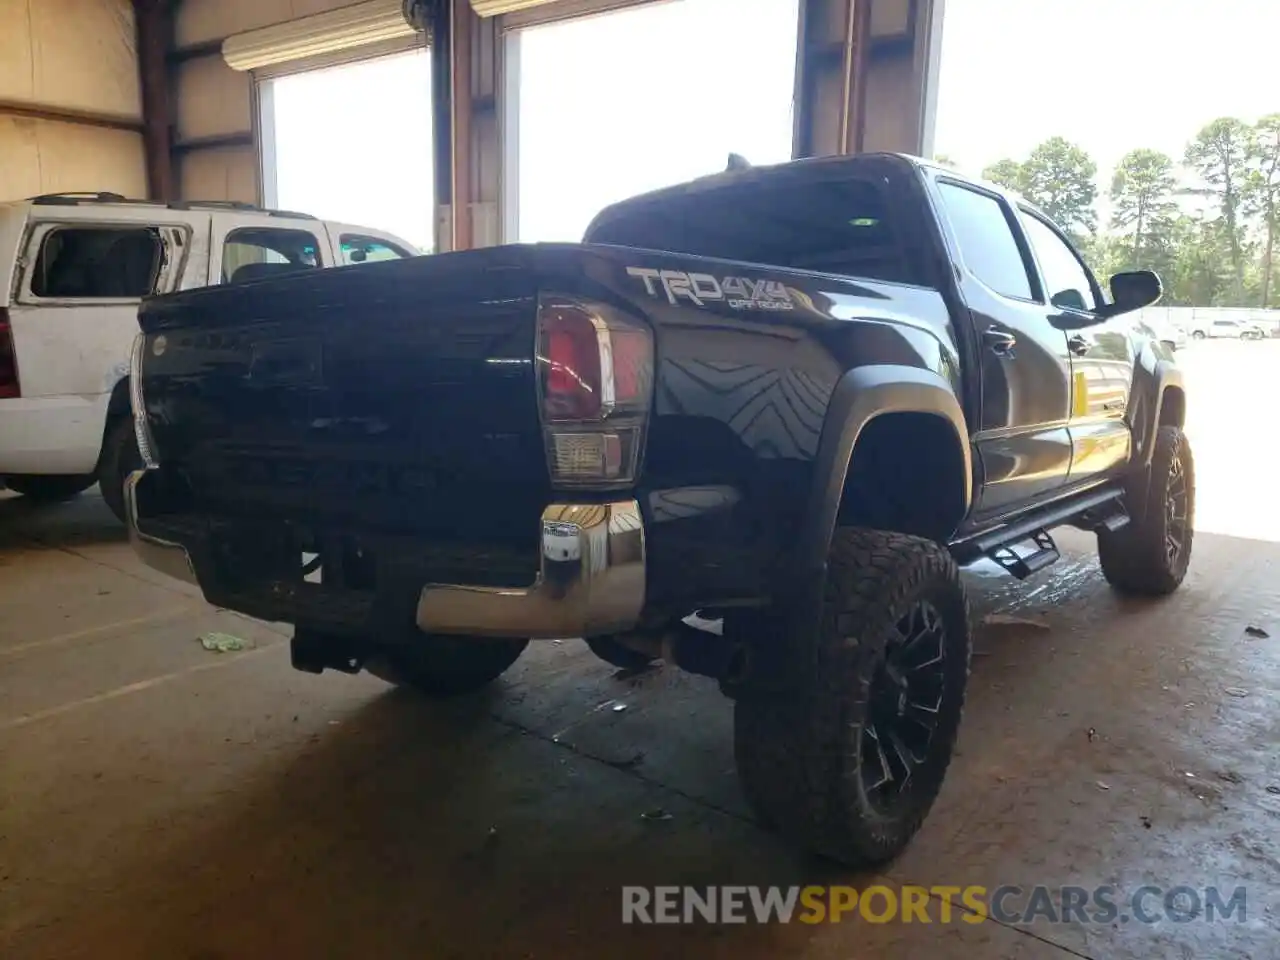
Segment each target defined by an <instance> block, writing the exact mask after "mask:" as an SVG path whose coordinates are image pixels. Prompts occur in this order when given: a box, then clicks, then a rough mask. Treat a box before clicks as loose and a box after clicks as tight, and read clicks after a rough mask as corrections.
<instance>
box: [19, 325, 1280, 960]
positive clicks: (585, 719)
mask: <svg viewBox="0 0 1280 960" xmlns="http://www.w3.org/2000/svg"><path fill="white" fill-rule="evenodd" d="M1277 361H1280V342H1277V343H1263V344H1238V343H1209V344H1204V345H1196V346H1195V347H1193V348H1192V349H1190V350H1188V351H1187V353H1186V355H1185V361H1184V362H1185V364H1186V366H1187V367H1188V375H1189V378H1190V380H1191V387H1190V389H1191V391H1192V396H1193V400H1192V414H1191V416H1192V421H1191V423H1190V424H1189V429H1190V432H1191V434H1192V437H1193V441H1194V443H1195V444H1196V448H1197V452H1198V455H1199V467H1200V485H1201V500H1200V505H1201V509H1200V521H1201V523H1200V526H1201V532H1200V533H1199V534H1198V535H1197V538H1196V543H1195V560H1194V562H1193V564H1192V570H1191V574H1190V576H1189V578H1188V580H1187V582H1186V585H1185V587H1184V588H1183V590H1182V591H1181V592H1180V593H1179V594H1177V595H1176V596H1175V597H1173V598H1171V599H1169V600H1167V601H1164V602H1158V603H1149V602H1132V601H1123V600H1121V599H1119V598H1117V597H1116V596H1115V595H1114V594H1112V593H1111V592H1110V591H1109V590H1108V589H1107V587H1106V585H1105V583H1104V582H1103V581H1102V579H1101V577H1100V575H1099V574H1098V572H1097V569H1096V564H1095V562H1094V560H1093V558H1092V556H1091V555H1090V549H1091V542H1090V538H1088V537H1085V536H1082V535H1072V536H1064V537H1063V538H1062V541H1063V544H1064V546H1065V547H1066V548H1067V551H1068V556H1067V557H1065V558H1064V560H1063V562H1062V563H1060V564H1059V565H1057V566H1056V567H1053V568H1050V570H1049V571H1047V572H1046V573H1044V574H1042V575H1041V576H1039V577H1037V578H1035V579H1033V580H1031V581H1029V582H1028V583H1025V584H1018V583H1015V582H1013V581H1010V580H1007V579H999V578H994V577H992V576H991V575H990V572H989V571H988V572H987V573H986V575H981V573H980V574H979V575H975V576H972V577H971V582H972V584H973V586H974V590H975V596H976V598H977V603H978V606H979V608H980V611H982V612H983V614H984V615H985V620H984V622H983V625H982V626H981V628H980V631H979V635H978V642H977V650H978V656H977V657H976V658H975V661H974V670H973V678H972V685H971V692H970V696H969V709H968V712H967V715H966V717H965V722H964V726H963V730H962V734H961V739H960V747H959V754H958V757H957V759H956V761H955V762H954V763H953V765H952V768H951V773H950V776H949V779H948V781H947V783H946V786H945V788H944V790H943V794H942V797H941V799H940V800H939V803H938V805H937V806H936V807H935V808H934V812H933V814H932V816H931V817H930V818H929V820H928V822H927V823H926V825H925V827H924V829H923V831H922V832H921V834H920V835H919V837H918V839H917V840H916V842H915V844H914V845H913V846H912V847H911V848H910V849H909V850H908V851H907V853H906V854H905V855H904V856H903V857H902V858H901V859H900V860H899V861H897V862H896V863H894V864H893V865H892V866H891V867H890V868H889V869H888V870H887V871H886V872H885V875H884V876H883V877H880V878H873V877H867V876H857V875H852V874H850V873H848V872H847V871H842V870H839V869H836V868H833V867H831V866H829V865H823V864H818V863H815V862H813V861H812V860H808V859H805V858H803V857H799V856H797V855H796V854H794V853H793V852H792V851H791V850H790V849H788V848H787V847H786V846H785V845H783V844H781V843H779V842H778V841H777V840H775V839H773V838H772V837H771V836H770V835H769V834H767V833H765V832H764V831H763V830H761V829H760V828H759V827H757V826H756V824H755V823H754V822H753V821H752V819H751V817H750V816H749V814H748V813H747V810H746V808H745V806H744V803H743V801H742V798H741V796H740V795H739V791H738V787H737V784H736V781H735V777H734V771H733V763H732V758H731V753H730V730H731V708H730V704H729V703H728V702H727V701H725V700H723V699H722V698H721V697H720V696H719V694H718V693H717V692H716V690H715V688H714V685H713V684H711V683H708V682H703V681H701V680H699V679H697V678H691V677H686V676H681V675H677V674H675V673H672V672H662V673H659V674H658V675H656V676H652V677H650V678H649V679H647V680H646V681H645V682H643V683H641V684H640V685H632V684H629V683H627V682H620V681H617V680H614V679H613V673H612V671H611V670H610V668H608V667H606V666H605V665H603V664H601V663H599V662H598V661H596V660H595V659H594V658H593V657H592V656H591V655H590V653H589V652H588V651H587V650H586V648H585V647H584V646H583V645H581V644H579V643H576V642H565V643H561V644H555V643H547V644H544V645H541V646H539V647H538V648H537V649H534V650H531V651H530V652H529V653H528V654H526V656H525V657H524V658H523V659H522V660H521V662H520V663H519V664H517V666H516V668H515V669H513V670H512V672H511V673H510V674H509V676H508V677H507V678H504V680H503V681H500V682H499V683H498V684H496V685H495V686H494V688H493V689H492V691H491V692H490V693H489V695H487V696H485V697H481V698H478V699H473V700H470V701H466V702H454V703H450V704H446V705H440V704H429V703H423V702H420V701H418V700H416V699H415V698H414V697H412V696H410V695H407V694H404V693H401V692H396V691H391V690H389V689H388V688H386V687H385V686H384V685H382V684H381V683H380V682H379V681H377V680H375V679H373V678H371V677H368V676H360V677H346V676H340V675H333V674H326V675H324V676H323V677H314V676H309V675H304V674H298V673H294V672H292V671H291V670H290V668H289V665H288V656H287V647H286V632H285V631H284V630H283V628H277V627H274V626H268V625H263V624H259V623H254V622H251V621H248V620H246V619H244V618H241V617H238V616H235V615H232V614H229V613H222V612H217V611H214V610H211V609H209V608H208V607H206V606H205V605H204V604H203V602H202V601H201V600H200V599H199V598H198V596H197V595H195V593H194V592H193V591H192V590H189V589H186V588H184V587H182V586H180V585H177V584H174V583H173V582H170V581H167V580H165V579H164V578H163V577H160V576H158V575H155V574H152V573H150V572H148V571H147V570H145V569H144V568H142V567H140V566H139V565H138V564H137V563H136V562H135V561H134V560H133V558H132V556H131V555H130V553H129V552H128V549H127V547H126V545H125V544H124V542H123V532H122V531H121V530H120V529H119V527H118V526H117V525H116V524H115V523H114V522H113V521H112V520H111V518H110V516H109V514H108V513H107V511H106V509H105V508H104V506H103V504H102V502H101V500H100V499H99V498H98V497H97V496H96V494H90V495H85V496H83V497H81V498H80V499H79V500H77V501H75V502H73V503H71V504H67V505H64V506H61V507H57V508H50V509H44V510H37V509H32V508H30V507H29V506H28V505H27V504H25V503H23V502H22V501H21V500H20V499H16V498H15V499H9V500H4V501H0V957H3V958H5V960H18V958H24V960H25V958H33V957H86V958H89V957H92V958H94V960H108V958H117V957H120V958H125V957H128V958H133V957H137V958H148V960H152V958H191V960H197V958H198V960H215V958H217V960H233V958H236V960H238V958H249V957H279V958H292V957H308V958H316V957H361V958H366V957H368V958H372V957H409V956H413V957H431V958H444V957H454V956H457V957H489V956H492V957H550V958H565V957H579V956H581V957H591V958H595V957H600V956H637V957H640V956H644V957H649V956H679V955H690V956H698V957H721V956H723V957H730V956H732V957H734V958H736V960H745V958H753V957H761V958H763V957H771V958H773V957H806V958H815V960H816V958H853V957H858V958H869V957H899V956H902V957H905V956H910V955H913V952H914V953H917V954H919V955H923V956H928V957H931V958H953V957H954V958H960V957H963V958H965V960H974V958H979V957H980V958H984V960H985V958H1018V960H1040V958H1067V957H1091V958H1102V957H1108V958H1112V957H1151V958H1167V957H1214V958H1228V957H1231V958H1239V957H1253V958H1264V957H1275V956H1277V955H1278V954H1277V951H1278V950H1280V947H1277V943H1280V931H1278V930H1277V927H1278V926H1280V899H1278V891H1280V853H1278V852H1277V845H1276V843H1275V837H1276V836H1277V835H1280V760H1278V759H1277V750H1276V746H1277V744H1278V743H1280V720H1278V715H1280V714H1278V712H1277V704H1278V703H1280V582H1278V581H1277V578H1276V568H1277V565H1278V564H1280V508H1277V506H1276V499H1275V494H1274V488H1273V484H1274V480H1273V478H1274V477H1275V475H1276V473H1275V467H1276V466H1277V464H1276V463H1275V454H1274V452H1273V451H1274V444H1275V440H1274V428H1273V427H1272V423H1273V420H1274V410H1275V409H1276V408H1277V406H1280V383H1278V382H1277V378H1276V377H1275V375H1274V371H1275V370H1276V369H1277V368H1278V366H1280V364H1278V363H1277ZM1258 441H1261V442H1258ZM1257 451H1264V452H1261V453H1259V452H1257ZM1268 458H1270V459H1268ZM993 614H994V616H993ZM1249 626H1255V627H1261V628H1263V629H1264V630H1266V631H1268V633H1269V634H1270V636H1269V637H1266V638H1261V637H1259V638H1254V637H1250V636H1249V635H1248V634H1247V632H1246V628H1247V627H1249ZM209 630H222V631H225V632H228V633H232V634H235V635H237V636H239V637H242V638H244V639H246V640H248V641H251V642H252V643H253V644H254V648H253V649H250V650H247V651H245V652H241V653H225V654H216V653H210V652H206V651H205V650H204V649H203V648H202V647H201V645H200V644H199V643H198V642H197V637H198V636H199V635H200V634H202V633H204V632H206V631H209ZM624 704H625V707H626V709H624V710H617V709H616V706H618V705H624ZM1091 730H1092V731H1093V734H1092V735H1091V734H1090V732H1089V731H1091ZM1104 785H1105V788H1104ZM1269 788H1270V789H1269ZM658 809H661V810H664V811H666V812H667V813H669V814H670V818H669V819H645V818H644V817H642V814H644V813H646V812H652V811H655V810H658ZM1148 824H1149V826H1148ZM877 881H878V882H883V883H887V884H889V885H891V886H895V887H896V886H898V885H901V884H908V883H912V884H923V885H927V886H931V885H939V884H952V885H967V884H982V885H985V886H987V887H988V888H994V887H996V886H998V885H1000V884H1020V885H1023V886H1028V887H1029V886H1031V885H1034V884H1038V883H1040V884H1048V885H1052V886H1059V885H1063V884H1075V885H1081V886H1086V887H1091V886H1094V885H1097V884H1116V885H1118V886H1120V887H1121V888H1122V889H1123V890H1127V891H1132V890H1133V889H1135V888H1136V887H1138V886H1141V885H1142V884H1155V885H1158V886H1162V887H1165V888H1170V887H1174V886H1177V885H1189V886H1192V887H1199V888H1203V887H1205V886H1207V885H1213V884H1216V885H1219V886H1224V887H1227V888H1233V887H1235V886H1237V885H1244V886H1246V888H1247V891H1248V912H1247V919H1246V921H1245V922H1243V923H1238V922H1235V921H1229V922H1225V923H1223V922H1218V923H1214V924H1210V923H1206V922H1204V921H1203V920H1200V921H1196V922H1191V923H1186V924H1176V923H1171V922H1167V921H1166V922H1162V923H1160V924H1156V925H1146V924H1139V923H1126V924H1122V923H1115V924H1102V925H1089V926H1086V925H1083V924H1078V923H1071V924H1050V923H1048V922H1045V921H1043V920H1040V921H1037V922H1035V923H1033V924H1031V925H1028V926H1009V925H1002V924H998V923H995V922H986V923H980V924H976V925H975V924H968V923H962V922H952V923H950V924H941V923H935V924H933V925H924V924H920V923H913V924H901V923H891V924H883V925H873V924H868V923H865V922H862V921H848V922H845V923H841V924H834V925H831V924H828V925H822V926H806V925H802V924H791V925H785V926H784V925H776V924H775V925H770V926H759V925H755V924H748V925H745V926H710V925H707V924H698V925H693V926H682V927H643V928H642V927H624V926H623V925H622V924H621V899H620V889H619V888H620V887H621V886H622V885H624V884H649V885H656V884H667V885H693V886H705V885H709V884H745V883H751V884H782V885H788V884H805V883H824V884H833V883H851V884H857V885H865V884H868V883H871V882H877ZM934 916H935V919H936V916H937V915H936V914H934Z"/></svg>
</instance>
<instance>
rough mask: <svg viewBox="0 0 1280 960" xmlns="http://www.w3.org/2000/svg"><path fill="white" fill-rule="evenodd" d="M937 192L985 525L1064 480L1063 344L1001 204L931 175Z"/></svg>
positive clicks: (1066, 373)
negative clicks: (975, 346) (964, 320)
mask: <svg viewBox="0 0 1280 960" xmlns="http://www.w3.org/2000/svg"><path fill="white" fill-rule="evenodd" d="M937 186H938V192H939V197H940V199H941V202H942V208H943V211H944V212H945V216H946V220H947V222H948V223H949V225H950V227H951V234H952V240H953V242H954V244H955V246H956V247H957V248H958V249H957V250H954V251H953V255H954V256H957V262H958V264H959V271H958V272H959V276H960V285H961V289H962V292H963V294H964V298H965V301H966V302H967V303H968V305H969V309H970V312H971V315H972V322H973V323H974V325H975V327H976V332H977V335H978V337H979V338H980V341H981V343H980V350H981V357H982V360H981V377H982V413H981V418H980V422H979V424H978V429H977V430H976V431H975V434H974V438H973V440H974V444H975V445H976V447H977V453H978V456H979V458H980V459H981V464H982V471H983V482H982V485H981V494H980V496H979V499H978V502H977V504H976V508H975V517H976V518H978V519H992V518H995V517H998V516H1000V515H1002V514H1004V513H1009V512H1012V511H1014V510H1016V509H1017V508H1018V507H1020V506H1022V505H1025V504H1027V503H1029V502H1031V501H1033V500H1037V499H1042V498H1044V497H1045V496H1051V495H1052V494H1053V493H1054V492H1055V491H1056V490H1057V489H1058V488H1060V487H1062V486H1063V485H1064V484H1065V483H1066V478H1067V472H1068V470H1069V469H1070V466H1071V437H1070V434H1069V432H1068V430H1067V422H1068V418H1069V416H1070V409H1071V376H1070V360H1069V358H1068V354H1067V338H1066V335H1065V334H1064V333H1063V332H1062V331H1061V330H1058V329H1055V328H1054V327H1053V326H1052V325H1051V324H1050V323H1049V320H1048V318H1047V316H1046V313H1045V304H1044V303H1043V302H1042V301H1041V300H1040V298H1039V296H1038V293H1039V291H1038V290H1037V289H1036V284H1035V283H1034V282H1033V276H1034V270H1033V268H1032V263H1031V260H1030V256H1029V251H1028V250H1027V249H1026V247H1025V246H1024V244H1023V243H1021V242H1020V240H1019V238H1020V236H1021V232H1020V231H1019V230H1018V229H1017V227H1016V221H1015V219H1014V212H1013V210H1012V208H1010V206H1009V205H1008V203H1007V202H1006V201H1005V200H1004V199H1003V198H1001V197H1000V196H998V195H997V194H994V193H987V192H986V191H984V190H981V189H979V188H976V187H974V186H971V185H969V184H962V183H959V182H955V181H949V180H946V179H940V180H939V181H937Z"/></svg>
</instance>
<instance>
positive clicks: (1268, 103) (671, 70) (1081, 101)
mask: <svg viewBox="0 0 1280 960" xmlns="http://www.w3.org/2000/svg"><path fill="white" fill-rule="evenodd" d="M797 10H798V0H668V2H664V3H655V4H652V5H649V6H644V7H639V8H635V9H632V10H627V11H624V12H620V13H613V14H607V15H602V16H597V17H591V18H587V19H584V20H578V21H571V22H567V23H560V24H554V25H549V26H545V27H538V28H534V29H529V30H525V31H521V32H520V33H518V34H514V35H512V39H511V40H510V41H509V42H511V43H512V44H515V45H518V63H519V68H520V94H519V104H518V107H517V108H516V109H517V116H518V128H519V134H518V136H519V151H520V168H519V172H518V184H517V189H518V211H519V216H518V222H519V223H518V239H520V240H524V241H536V240H577V239H580V237H581V235H582V232H583V230H584V229H585V228H586V226H587V224H588V223H589V222H590V220H591V217H592V216H593V215H594V214H595V213H596V212H597V211H598V210H599V209H600V208H601V207H603V206H605V205H606V204H608V203H610V202H613V201H614V200H619V199H622V198H624V197H627V196H631V195H633V194H635V193H639V192H641V191H644V190H650V189H654V188H656V187H660V186H664V185H666V184H670V183H676V182H679V181H682V180H686V179H689V178H691V177H695V176H699V175H702V174H707V173H713V172H716V171H718V170H721V169H723V168H724V166H725V163H726V160H727V158H728V154H729V153H730V152H731V151H733V152H737V153H740V154H742V155H743V156H745V157H746V158H747V159H748V160H750V161H751V162H753V163H774V162H779V161H783V160H786V159H788V158H789V157H790V154H791V136H792V94H793V86H794V71H795V51H796V22H797ZM1277 38H1280V0H946V15H945V21H944V26H943V43H942V63H941V69H940V74H939V76H940V84H939V94H938V114H937V126H936V128H935V148H936V150H937V152H939V153H945V154H947V155H948V156H950V157H951V158H953V159H954V160H956V161H957V162H958V163H959V164H960V166H961V167H963V168H965V169H968V170H971V171H973V172H975V173H976V172H978V171H980V170H981V169H982V168H983V167H984V166H986V165H988V164H990V163H992V162H993V161H995V160H998V159H1000V158H1001V157H1005V156H1010V157H1014V158H1021V157H1025V156H1026V154H1027V153H1029V152H1030V150H1031V149H1032V147H1034V146H1035V145H1036V144H1037V143H1039V142H1040V141H1042V140H1045V139H1047V138H1048V137H1051V136H1054V135H1056V134H1061V135H1062V136H1065V137H1067V138H1068V139H1069V140H1072V141H1074V142H1076V143H1078V144H1080V145H1081V146H1083V147H1084V148H1085V149H1086V150H1087V151H1088V152H1089V153H1090V154H1092V155H1093V157H1094V158H1095V160H1097V162H1098V165H1099V173H1100V176H1099V186H1100V188H1101V189H1102V190H1103V191H1104V192H1105V189H1106V186H1107V184H1108V183H1109V181H1110V174H1111V169H1112V168H1113V167H1114V165H1115V162H1116V161H1117V160H1118V159H1119V158H1120V157H1121V156H1122V155H1123V154H1124V153H1125V152H1126V151H1128V150H1130V149H1133V148H1135V147H1140V146H1147V147H1154V148H1157V149H1160V150H1164V151H1165V152H1167V153H1169V154H1170V155H1171V156H1173V157H1174V158H1175V159H1179V158H1180V157H1181V156H1182V153H1183V150H1184V149H1185V146H1186V143H1187V141H1188V140H1189V139H1190V138H1191V137H1192V136H1193V135H1194V134H1195V132H1196V131H1197V130H1198V129H1199V128H1200V127H1202V126H1204V125H1205V124H1207V123H1208V122H1209V121H1211V120H1213V119H1214V118H1216V117H1218V116H1222V115H1234V116H1239V117H1241V118H1242V119H1244V120H1249V121H1251V120H1255V119H1257V117H1259V116H1261V115H1263V114H1265V113H1269V112H1275V111H1280V84H1278V83H1276V81H1275V80H1274V79H1273V76H1272V74H1273V73H1274V70H1275V67H1274V66H1273V65H1274V64H1275V62H1276V59H1277V58H1276V54H1275V51H1276V42H1277ZM511 52H512V53H515V52H517V51H515V50H512V51H511ZM512 62H516V61H515V60H513V61H512ZM273 89H274V98H275V117H276V142H277V152H278V169H279V171H280V176H279V193H278V196H277V198H276V202H277V203H278V205H280V206H282V207H287V208H288V207H292V208H296V209H301V210H306V211H308V212H312V213H315V214H317V215H319V216H323V217H326V218H330V219H340V220H345V221H348V222H354V223H359V224H364V225H367V226H373V227H380V228H382V229H385V230H389V231H391V232H393V233H396V234H399V235H401V236H403V237H405V238H406V239H408V240H409V241H411V242H412V243H414V244H416V245H418V246H420V247H429V246H430V245H431V212H430V211H431V198H432V182H431V174H430V170H431V148H430V140H431V133H430V65H429V57H428V56H427V55H426V54H425V53H423V52H418V53H413V54H405V55H401V56H398V57H389V58H383V59H381V60H375V61H371V62H368V63H364V64H359V65H356V66H354V67H346V68H337V69H334V70H327V71H319V72H316V73H312V74H302V75H298V76H294V77H288V78H285V79H282V80H278V81H274V83H273ZM335 130H337V131H341V134H340V137H339V138H338V139H337V141H336V145H335V138H334V131H335Z"/></svg>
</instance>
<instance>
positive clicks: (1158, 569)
mask: <svg viewBox="0 0 1280 960" xmlns="http://www.w3.org/2000/svg"><path fill="white" fill-rule="evenodd" d="M1179 478H1181V479H1179ZM1145 483H1146V489H1145V490H1135V491H1132V492H1131V494H1130V497H1129V503H1130V510H1132V511H1134V513H1133V514H1131V516H1130V518H1129V523H1128V524H1126V525H1125V526H1123V527H1121V528H1120V529H1119V530H1115V531H1109V530H1102V531H1100V532H1099V533H1098V559H1099V561H1100V562H1101V564H1102V574H1103V576H1105V577H1106V578H1107V582H1108V583H1110V584H1111V585H1112V586H1113V587H1115V588H1116V589H1117V590H1119V591H1120V592H1122V593H1130V594H1135V595H1137V596H1148V597H1161V596H1165V595H1167V594H1170V593H1173V591H1175V590H1177V589H1178V587H1179V586H1180V585H1181V584H1182V580H1183V578H1184V577H1185V576H1186V575H1187V566H1188V565H1189V564H1190V563H1191V546H1192V542H1193V541H1194V539H1195V509H1196V469H1195V460H1194V458H1193V457H1192V454H1191V444H1190V443H1189V442H1188V440H1187V435H1186V434H1185V433H1183V432H1182V430H1181V429H1180V428H1178V427H1172V426H1166V427H1161V428H1160V429H1159V431H1158V432H1157V433H1156V446H1155V450H1154V451H1153V452H1152V455H1151V471H1150V476H1149V478H1147V479H1146V480H1145ZM1180 483H1181V485H1182V487H1183V489H1184V490H1185V494H1184V498H1183V499H1182V501H1181V503H1180V502H1179V493H1178V489H1179V484H1180ZM1178 533H1181V538H1180V540H1179V548H1178V549H1177V551H1176V552H1174V553H1172V555H1171V551H1170V536H1171V534H1172V535H1174V537H1175V539H1176V538H1177V534H1178Z"/></svg>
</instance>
